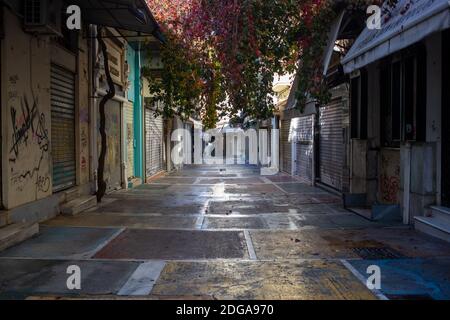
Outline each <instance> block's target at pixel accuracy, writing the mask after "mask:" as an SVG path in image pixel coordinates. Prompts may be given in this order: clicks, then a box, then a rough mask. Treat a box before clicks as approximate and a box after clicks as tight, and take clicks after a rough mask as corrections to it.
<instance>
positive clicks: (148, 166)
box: [145, 108, 164, 178]
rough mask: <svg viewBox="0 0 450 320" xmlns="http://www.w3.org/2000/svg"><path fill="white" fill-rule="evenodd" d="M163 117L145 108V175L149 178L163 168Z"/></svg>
mask: <svg viewBox="0 0 450 320" xmlns="http://www.w3.org/2000/svg"><path fill="white" fill-rule="evenodd" d="M163 136H164V134H163V118H162V117H160V116H159V117H156V118H155V114H154V111H152V110H151V109H149V108H146V109H145V176H146V178H149V177H151V176H153V175H155V174H157V173H158V172H160V171H162V170H164V159H163V156H164V153H163V152H164V150H163Z"/></svg>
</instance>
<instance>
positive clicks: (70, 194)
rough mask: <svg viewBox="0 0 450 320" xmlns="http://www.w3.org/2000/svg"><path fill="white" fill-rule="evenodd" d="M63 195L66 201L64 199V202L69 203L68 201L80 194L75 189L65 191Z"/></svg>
mask: <svg viewBox="0 0 450 320" xmlns="http://www.w3.org/2000/svg"><path fill="white" fill-rule="evenodd" d="M65 195H66V199H65V200H66V202H69V201H72V200H75V199H77V198H78V197H79V196H80V193H79V192H78V189H77V188H73V189H70V190H67V191H66V192H65Z"/></svg>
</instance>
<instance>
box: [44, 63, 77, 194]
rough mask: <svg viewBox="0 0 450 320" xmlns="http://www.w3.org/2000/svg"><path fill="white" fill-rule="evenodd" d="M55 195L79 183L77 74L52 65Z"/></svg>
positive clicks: (51, 91)
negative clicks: (77, 174)
mask: <svg viewBox="0 0 450 320" xmlns="http://www.w3.org/2000/svg"><path fill="white" fill-rule="evenodd" d="M50 98H51V115H52V121H51V126H52V141H51V145H52V162H53V192H57V191H61V190H64V189H67V188H70V187H72V186H74V185H75V184H76V161H75V75H74V74H73V73H71V72H69V71H67V70H65V69H62V68H60V67H58V66H55V65H52V66H51V82H50Z"/></svg>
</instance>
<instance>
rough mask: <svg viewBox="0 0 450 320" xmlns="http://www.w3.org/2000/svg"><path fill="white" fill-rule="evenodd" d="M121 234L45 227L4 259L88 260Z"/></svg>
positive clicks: (2, 254) (107, 229) (112, 229)
mask: <svg viewBox="0 0 450 320" xmlns="http://www.w3.org/2000/svg"><path fill="white" fill-rule="evenodd" d="M120 232H121V229H119V228H81V227H74V228H72V227H45V226H43V227H41V228H40V233H39V234H38V235H37V236H36V237H33V238H31V239H28V240H27V241H25V242H22V243H21V244H19V245H17V246H14V247H11V248H9V249H7V250H5V251H3V252H2V253H1V254H0V257H20V258H62V257H64V258H67V259H84V258H89V257H91V255H93V254H94V253H95V252H96V250H98V249H100V248H101V247H102V246H104V245H105V244H106V242H107V241H109V240H110V239H112V238H113V237H114V236H115V235H117V234H118V233H120Z"/></svg>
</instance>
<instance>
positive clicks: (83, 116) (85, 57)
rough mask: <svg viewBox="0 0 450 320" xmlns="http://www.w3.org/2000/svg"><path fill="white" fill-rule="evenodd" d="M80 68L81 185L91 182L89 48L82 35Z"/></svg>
mask: <svg viewBox="0 0 450 320" xmlns="http://www.w3.org/2000/svg"><path fill="white" fill-rule="evenodd" d="M77 58H78V61H77V62H78V68H77V69H78V70H77V83H76V86H77V90H78V94H77V100H76V103H77V115H78V123H77V134H76V137H77V155H78V159H77V183H78V184H80V185H83V184H86V183H89V180H90V177H89V172H90V168H89V164H90V161H89V156H90V154H89V150H90V145H89V143H90V139H89V132H90V131H89V130H90V128H89V123H90V119H89V83H90V71H91V70H89V48H88V43H87V40H86V39H83V38H82V36H81V35H80V38H79V51H78V57H77Z"/></svg>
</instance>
